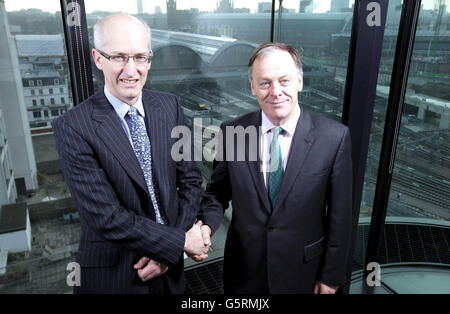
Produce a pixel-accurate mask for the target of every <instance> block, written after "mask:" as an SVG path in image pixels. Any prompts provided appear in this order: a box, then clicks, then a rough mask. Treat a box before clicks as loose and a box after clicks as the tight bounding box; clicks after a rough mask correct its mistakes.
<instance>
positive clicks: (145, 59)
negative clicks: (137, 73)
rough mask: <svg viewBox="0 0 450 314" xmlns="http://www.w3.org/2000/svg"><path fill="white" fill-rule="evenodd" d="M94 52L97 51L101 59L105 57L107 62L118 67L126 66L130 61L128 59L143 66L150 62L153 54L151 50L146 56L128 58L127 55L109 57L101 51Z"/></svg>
mask: <svg viewBox="0 0 450 314" xmlns="http://www.w3.org/2000/svg"><path fill="white" fill-rule="evenodd" d="M96 50H97V51H98V53H100V54H101V55H102V56H103V57H105V58H106V59H108V60H109V61H111V62H113V63H116V64H120V65H125V64H127V63H128V61H129V60H130V58H132V59H133V60H134V62H135V63H136V64H137V65H144V64H147V63H150V62H152V57H153V52H152V51H151V50H150V53H149V54H148V55H143V54H139V55H134V56H129V55H115V56H110V55H108V54H107V53H104V52H103V51H101V50H99V49H96Z"/></svg>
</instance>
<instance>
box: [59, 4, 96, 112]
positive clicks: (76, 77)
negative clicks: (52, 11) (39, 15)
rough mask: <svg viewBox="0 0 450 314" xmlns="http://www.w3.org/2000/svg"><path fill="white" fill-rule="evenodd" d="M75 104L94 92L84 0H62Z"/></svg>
mask: <svg viewBox="0 0 450 314" xmlns="http://www.w3.org/2000/svg"><path fill="white" fill-rule="evenodd" d="M60 2H61V12H62V14H61V15H62V19H63V25H64V34H65V39H66V48H67V54H68V57H69V67H70V76H71V86H72V93H73V101H74V106H76V105H78V104H79V103H81V102H82V101H84V100H85V99H87V98H88V97H89V96H91V95H92V94H93V93H94V83H93V81H92V70H91V62H90V58H91V53H90V47H89V35H88V27H87V22H86V12H85V7H84V0H60Z"/></svg>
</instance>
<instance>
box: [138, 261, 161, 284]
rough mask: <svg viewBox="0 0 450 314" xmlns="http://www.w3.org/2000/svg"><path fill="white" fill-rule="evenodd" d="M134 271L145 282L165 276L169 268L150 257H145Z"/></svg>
mask: <svg viewBox="0 0 450 314" xmlns="http://www.w3.org/2000/svg"><path fill="white" fill-rule="evenodd" d="M134 269H136V270H137V272H138V275H139V277H140V278H141V279H142V281H144V282H145V281H149V280H150V279H153V278H156V277H159V276H161V275H163V274H165V273H166V271H167V270H168V269H169V267H168V266H166V265H164V264H162V263H159V262H157V261H155V260H152V259H149V258H148V257H143V258H141V259H140V260H139V262H137V263H136V265H134Z"/></svg>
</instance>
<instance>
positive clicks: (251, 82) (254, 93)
mask: <svg viewBox="0 0 450 314" xmlns="http://www.w3.org/2000/svg"><path fill="white" fill-rule="evenodd" d="M250 88H251V89H252V95H253V96H256V92H255V88H254V87H253V81H252V80H250Z"/></svg>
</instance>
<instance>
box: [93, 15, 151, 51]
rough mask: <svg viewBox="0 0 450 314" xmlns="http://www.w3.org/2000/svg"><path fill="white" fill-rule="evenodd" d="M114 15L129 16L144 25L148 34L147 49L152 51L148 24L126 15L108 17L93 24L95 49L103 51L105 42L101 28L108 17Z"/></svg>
mask: <svg viewBox="0 0 450 314" xmlns="http://www.w3.org/2000/svg"><path fill="white" fill-rule="evenodd" d="M115 15H126V16H129V17H131V18H133V19H136V20H138V21H139V22H141V23H142V24H143V25H144V27H145V29H146V30H147V33H148V49H149V50H151V49H152V32H151V30H150V27H149V26H148V24H147V23H146V22H145V21H144V20H143V19H141V18H139V17H136V16H132V15H128V14H113V15H108V16H105V17H103V18H101V19H100V20H98V21H97V23H95V25H94V47H95V49H103V46H104V44H105V41H104V39H103V32H102V31H103V26H104V24H105V21H106V20H108V19H109V18H110V17H112V16H115Z"/></svg>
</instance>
